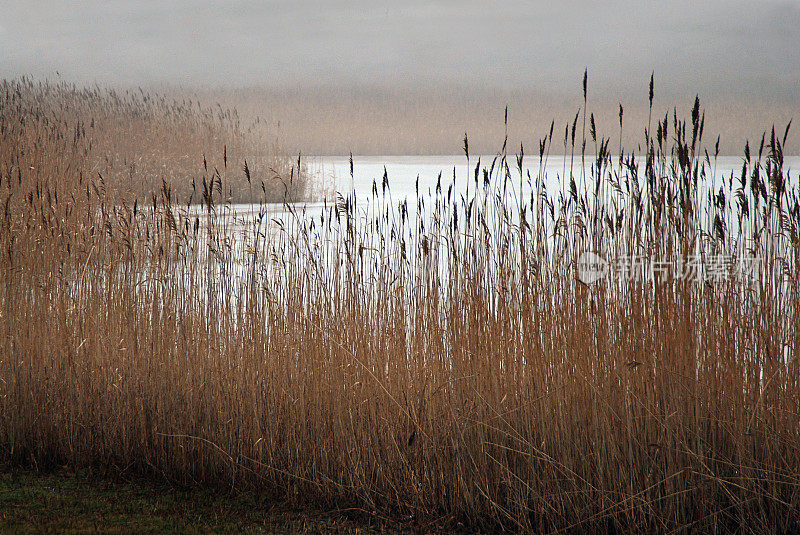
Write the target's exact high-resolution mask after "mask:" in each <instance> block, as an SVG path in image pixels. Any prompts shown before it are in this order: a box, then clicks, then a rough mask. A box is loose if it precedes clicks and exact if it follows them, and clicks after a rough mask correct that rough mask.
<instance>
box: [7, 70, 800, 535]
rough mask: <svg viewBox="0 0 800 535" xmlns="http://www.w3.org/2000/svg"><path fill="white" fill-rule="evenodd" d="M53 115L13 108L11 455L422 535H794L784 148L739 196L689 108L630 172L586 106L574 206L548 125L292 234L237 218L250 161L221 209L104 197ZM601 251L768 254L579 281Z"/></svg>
mask: <svg viewBox="0 0 800 535" xmlns="http://www.w3.org/2000/svg"><path fill="white" fill-rule="evenodd" d="M47 91H50V89H49V88H45V89H42V88H41V87H40V86H39V87H37V86H32V85H30V84H24V83H23V84H15V83H6V84H4V85H3V86H2V93H0V101H1V102H3V107H2V112H1V113H0V139H2V143H0V151H1V152H0V177H2V181H0V209H2V212H1V213H2V218H1V220H2V226H0V274H2V275H1V276H0V280H1V281H2V283H1V284H0V335H1V337H0V340H2V349H1V350H0V444H2V447H3V450H2V451H3V458H4V459H5V460H6V461H7V462H13V463H30V464H34V465H36V466H40V467H42V466H48V465H53V464H55V463H67V464H71V465H75V466H80V467H86V466H95V467H100V468H102V469H104V470H107V471H109V472H110V473H113V474H125V473H129V472H137V473H144V474H150V475H152V476H154V477H159V478H161V477H163V478H167V479H169V480H171V481H175V482H179V483H181V484H188V485H201V484H223V485H230V486H231V487H251V488H258V489H263V490H264V492H275V493H278V494H280V495H283V496H285V497H288V498H290V499H296V500H302V501H306V502H315V503H319V504H323V505H324V504H328V505H330V504H337V505H340V506H352V507H359V508H363V509H368V510H372V511H377V512H380V513H385V512H388V513H390V514H393V515H395V516H397V517H399V518H406V519H409V518H410V519H412V521H413V522H417V523H419V525H420V526H421V527H425V526H430V525H432V523H438V524H439V525H443V526H445V527H455V526H456V524H457V523H458V522H462V523H464V524H465V525H467V526H470V527H472V528H482V529H489V530H493V529H498V528H501V527H502V528H505V529H509V530H533V531H543V532H560V531H575V530H606V531H613V530H620V531H632V532H640V531H646V532H649V531H662V532H668V531H672V530H687V531H688V530H696V531H711V530H717V531H721V532H729V531H731V532H732V531H738V530H748V531H753V532H764V533H767V532H769V533H772V532H775V531H791V530H796V529H798V513H797V511H798V505H800V495H799V494H798V488H800V487H798V485H800V477H799V476H798V473H800V441H799V440H798V438H799V437H798V432H800V427H798V424H800V413H799V412H798V399H800V397H798V394H800V382H799V381H798V379H799V377H798V363H797V362H796V360H795V357H796V355H797V351H798V346H797V344H798V338H797V333H798V317H797V313H798V306H799V305H800V303H798V296H800V292H798V279H797V265H798V253H800V246H799V245H798V220H799V219H800V209H798V202H797V190H796V184H794V183H793V182H792V181H790V175H789V171H788V170H787V169H784V157H783V146H784V145H785V142H786V140H785V136H784V135H783V132H782V131H780V132H778V133H775V132H772V133H771V134H770V135H767V136H765V138H764V139H763V141H762V142H761V143H760V144H758V145H759V146H758V150H757V151H756V150H755V146H753V147H750V145H749V144H748V146H747V148H746V150H745V155H744V157H743V159H742V170H741V173H736V174H735V175H731V176H725V177H723V179H722V180H721V181H719V177H715V175H714V173H713V170H714V165H715V160H716V156H717V155H716V153H715V151H713V150H712V153H711V154H709V153H708V152H707V149H706V146H707V145H706V144H705V143H704V141H703V129H704V117H703V112H702V110H701V109H700V106H699V102H696V103H695V105H694V107H693V108H692V109H691V111H690V113H689V117H688V118H687V119H686V120H684V119H682V118H681V117H680V116H679V115H678V113H677V112H674V113H673V114H668V115H667V116H666V117H664V118H660V114H659V113H653V114H652V115H653V119H652V123H651V124H650V125H648V126H647V129H646V131H645V135H644V139H643V140H642V142H641V147H642V150H640V151H639V152H638V153H637V152H631V151H627V152H623V151H622V150H620V152H619V154H612V152H611V151H610V150H609V146H610V145H611V146H613V145H614V144H615V142H616V141H615V140H616V139H617V136H618V134H617V133H612V137H611V138H607V137H602V136H601V135H599V133H598V130H597V126H596V120H595V118H594V116H593V115H591V113H589V111H588V110H586V109H583V110H582V111H581V114H582V116H583V117H584V118H585V117H586V116H587V115H588V116H589V117H588V120H587V121H586V124H587V127H586V131H587V132H586V135H585V136H584V137H583V139H581V136H580V130H581V127H580V126H578V125H577V121H578V120H579V118H578V117H576V120H575V121H574V122H572V121H571V124H568V125H567V128H566V132H565V135H564V140H563V146H564V147H565V149H566V152H567V153H569V152H570V151H573V153H575V154H576V156H575V160H576V161H577V160H578V158H582V159H585V160H586V161H587V167H586V168H582V167H574V168H572V169H571V170H569V171H568V172H567V174H566V175H565V176H564V177H561V178H562V179H563V182H562V187H561V191H548V190H547V186H548V181H547V180H546V178H547V177H545V176H544V168H545V165H546V160H547V158H548V157H549V155H550V153H551V151H552V152H556V151H558V149H559V148H560V147H561V146H562V140H561V139H560V138H559V134H558V132H559V131H560V129H558V128H554V127H553V126H551V128H550V129H549V131H547V132H543V134H544V136H543V138H542V139H541V141H540V144H539V147H538V151H537V152H536V153H535V154H534V155H532V156H526V155H524V154H523V151H522V150H521V151H520V153H519V154H517V155H516V156H508V155H507V154H506V144H505V143H504V144H503V149H502V150H501V151H500V152H499V153H498V154H497V156H496V157H495V158H493V159H491V160H490V161H485V160H484V161H481V160H478V161H477V162H476V157H475V156H474V155H470V154H469V143H468V139H466V138H465V140H464V141H465V142H464V149H465V152H466V153H467V154H466V155H465V156H466V159H467V160H468V161H469V162H470V173H469V177H468V178H467V177H463V176H461V177H456V176H455V175H454V177H453V178H448V177H447V176H444V177H440V180H439V183H438V184H437V186H436V188H435V190H434V191H432V192H431V194H430V195H425V194H420V195H418V198H417V199H412V200H411V202H410V203H409V202H403V203H400V204H398V203H396V202H395V201H394V200H393V199H392V197H391V184H390V179H389V177H388V176H386V175H384V177H382V178H381V177H376V182H375V184H374V188H373V194H372V197H371V199H370V201H369V202H368V203H366V205H364V203H363V202H359V201H358V198H357V197H356V196H354V195H346V196H340V197H339V198H338V199H337V200H336V202H334V203H332V204H330V205H326V206H325V208H324V209H323V210H322V212H321V213H305V212H304V211H303V210H302V208H300V207H295V206H293V205H291V204H287V205H286V210H287V211H288V215H287V216H285V217H283V218H277V217H276V218H273V217H272V215H271V214H270V213H269V212H268V210H267V207H266V206H265V205H264V206H261V207H260V208H259V209H258V210H257V211H256V212H255V213H247V214H244V215H241V214H239V215H237V214H234V213H232V208H231V207H230V206H229V205H227V204H226V202H227V201H226V199H225V195H224V193H222V192H225V191H226V188H227V187H228V181H229V180H231V181H232V180H241V179H242V175H244V174H245V173H244V172H243V171H242V170H241V169H242V166H243V165H244V163H243V162H241V163H239V162H237V164H236V165H232V164H231V163H230V161H229V162H228V166H227V171H223V170H220V169H219V168H218V170H217V171H213V170H212V166H211V165H209V164H208V163H206V165H205V166H204V165H203V164H202V162H201V161H198V165H197V171H196V173H197V175H196V183H199V184H205V186H204V187H203V189H202V201H203V202H202V207H201V208H197V207H195V208H187V207H186V206H184V205H183V202H182V203H181V204H178V203H177V202H176V201H175V199H174V197H173V193H172V191H171V190H170V185H169V183H167V182H166V181H165V182H164V183H163V185H162V187H161V192H160V193H159V194H158V195H157V196H156V197H154V198H153V199H151V201H152V202H148V204H147V206H146V207H143V206H142V205H141V204H138V203H134V202H133V201H132V199H131V198H125V197H114V198H110V197H109V196H108V194H107V193H106V191H105V190H104V188H103V187H102V186H103V184H102V180H101V179H100V178H99V177H98V176H97V175H96V173H93V172H91V173H90V172H88V170H87V169H86V166H87V162H88V161H90V160H89V159H87V154H88V151H90V146H91V145H92V144H93V143H96V142H97V141H95V140H96V139H97V138H98V137H103V136H106V135H109V134H110V133H109V132H96V133H93V132H91V131H90V130H88V129H87V133H86V135H85V136H84V135H83V132H82V131H81V135H80V136H78V135H73V133H74V132H75V131H76V124H77V123H76V122H75V121H78V120H83V119H79V118H77V117H75V118H65V119H59V118H58V115H56V116H55V117H53V116H52V113H53V112H52V111H51V110H52V107H50V106H49V105H46V104H42V103H41V102H40V100H39V99H38V96H39V95H41V94H42V92H45V93H46V92H47ZM584 91H585V90H584ZM651 94H652V93H651ZM108 98H112V97H103V99H101V100H102V101H103V102H105V100H104V99H108ZM586 101H587V102H591V99H586ZM23 102H24V103H29V104H26V105H20V103H23ZM650 102H651V106H652V96H651V99H650ZM623 116H624V114H623V110H622V109H621V108H620V113H619V121H620V125H619V127H620V128H622V123H623ZM576 129H577V130H578V132H579V133H578V137H577V139H576V135H575V130H576ZM787 131H788V129H787ZM584 147H585V149H584ZM216 149H217V153H216V157H219V152H220V147H216ZM213 150H214V147H209V148H208V152H207V153H206V154H207V155H208V154H210V153H211V152H212V151H213ZM709 150H711V148H709ZM526 158H533V159H538V162H539V169H541V171H540V172H539V173H538V174H535V173H534V174H530V173H527V172H523V170H524V169H525V165H524V161H525V159H526ZM589 162H592V163H591V165H590V163H589ZM223 169H224V166H223ZM584 169H585V171H584ZM152 178H154V179H156V180H158V183H161V181H160V179H158V178H156V177H152ZM467 180H468V181H469V187H468V189H467V188H466V187H465V184H464V181H467ZM712 180H717V182H715V183H714V184H713V188H712V184H711V182H712ZM551 189H552V187H551ZM182 201H185V200H184V199H182ZM585 251H594V252H595V253H597V254H598V255H600V256H602V257H604V258H606V259H608V260H609V261H611V262H612V263H614V265H621V263H624V262H625V261H626V259H629V258H630V257H631V256H636V257H637V258H638V259H639V260H640V261H641V262H642V263H643V265H648V266H653V265H655V264H652V262H659V264H658V265H659V266H661V265H668V266H671V269H676V268H677V266H689V265H693V264H692V262H693V261H696V259H697V258H701V259H703V260H704V261H707V262H710V261H712V260H713V259H718V258H720V257H723V256H724V258H731V259H735V260H749V259H751V258H758V259H760V260H761V261H760V263H759V264H757V266H758V267H757V269H756V270H755V276H752V274H749V273H745V272H742V271H740V270H736V269H733V268H732V267H731V266H727V264H726V266H727V267H726V268H725V271H723V272H719V271H717V272H715V273H716V276H712V274H711V273H710V272H706V273H705V274H704V276H703V277H701V278H699V279H696V278H693V277H673V276H670V274H669V273H666V272H662V271H658V270H654V271H653V273H652V274H650V275H648V274H647V273H639V276H637V277H625V276H621V275H620V273H617V272H615V273H611V274H608V275H606V276H604V277H602V278H601V279H600V280H599V281H597V282H595V283H592V284H586V283H584V282H581V279H580V278H579V277H578V266H579V261H580V259H581V254H582V253H584V252H585ZM662 263H663V264H662ZM637 273H638V272H637ZM720 275H723V276H720Z"/></svg>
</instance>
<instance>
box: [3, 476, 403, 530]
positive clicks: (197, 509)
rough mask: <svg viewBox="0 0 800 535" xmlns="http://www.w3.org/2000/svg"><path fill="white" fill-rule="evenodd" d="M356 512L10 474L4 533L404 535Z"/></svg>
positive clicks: (138, 484)
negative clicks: (339, 534)
mask: <svg viewBox="0 0 800 535" xmlns="http://www.w3.org/2000/svg"><path fill="white" fill-rule="evenodd" d="M398 529H399V528H398V527H396V526H395V527H393V526H390V525H386V524H385V523H382V522H381V521H380V520H378V519H374V518H370V517H369V516H367V515H365V514H363V512H362V513H361V514H359V513H358V512H355V511H349V512H336V511H327V512H320V511H313V510H309V509H303V508H301V507H295V508H292V507H290V506H288V505H286V503H283V502H276V501H274V500H271V499H270V498H269V497H267V496H265V495H263V494H260V493H254V492H250V493H242V492H230V491H228V492H226V491H222V490H216V491H214V490H208V489H205V490H198V489H194V490H189V489H180V488H175V487H171V486H168V485H165V484H163V483H161V484H154V483H153V482H152V481H144V480H141V479H138V480H133V481H125V480H124V479H121V478H119V477H118V478H116V479H108V478H101V477H98V476H97V475H92V474H91V473H90V472H89V471H85V470H84V471H79V472H74V471H68V470H65V469H62V470H57V471H54V472H50V473H47V474H41V473H37V472H34V471H29V470H28V471H21V470H16V471H8V470H6V471H4V472H3V473H2V475H0V531H2V532H3V533H276V534H277V533H285V534H287V535H289V534H300V533H342V534H353V535H355V534H359V533H362V534H367V533H385V532H399V531H397V530H398Z"/></svg>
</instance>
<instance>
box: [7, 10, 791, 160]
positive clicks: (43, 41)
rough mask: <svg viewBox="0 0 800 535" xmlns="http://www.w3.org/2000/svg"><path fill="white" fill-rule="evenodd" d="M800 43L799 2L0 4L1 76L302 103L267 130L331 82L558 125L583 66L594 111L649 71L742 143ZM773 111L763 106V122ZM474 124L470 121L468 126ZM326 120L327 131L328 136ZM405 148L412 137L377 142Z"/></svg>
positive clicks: (301, 116) (786, 94)
mask: <svg viewBox="0 0 800 535" xmlns="http://www.w3.org/2000/svg"><path fill="white" fill-rule="evenodd" d="M798 44H800V1H798V0H759V1H753V0H731V1H722V0H712V1H707V2H703V3H697V2H690V1H686V0H676V1H670V2H642V1H641V0H636V1H632V0H610V1H607V2H602V3H600V2H590V1H585V0H583V1H573V2H539V1H531V2H495V3H494V5H493V6H492V7H491V8H489V7H486V6H485V4H484V3H483V2H473V1H467V2H462V1H438V2H421V1H416V0H413V1H409V2H403V3H396V2H391V3H390V2H381V1H369V2H364V1H351V2H347V3H341V2H331V1H318V2H313V3H310V2H288V1H275V2H260V1H254V0H240V1H235V2H225V3H222V2H210V1H201V2H186V1H176V2H169V3H166V2H153V1H104V2H81V3H71V2H47V1H41V2H26V1H25V2H24V1H18V0H11V1H8V0H6V1H5V2H4V5H3V9H2V10H0V50H1V51H2V55H0V77H15V76H21V75H30V76H33V77H36V78H43V77H49V78H51V79H52V78H61V79H65V80H69V81H78V82H81V83H94V82H98V83H101V84H108V85H119V86H137V85H138V86H142V85H143V86H149V87H156V88H163V87H170V88H175V87H178V88H183V89H186V88H192V89H193V90H194V89H197V88H203V90H204V91H205V93H206V94H214V95H217V96H220V95H223V94H224V92H225V90H228V89H233V88H249V90H251V93H250V96H251V97H252V96H253V94H257V91H256V93H253V91H254V90H263V91H265V92H266V93H267V94H269V95H271V96H270V98H271V100H269V103H270V105H271V106H273V107H275V106H277V107H281V106H284V105H291V106H295V107H296V108H297V107H298V106H299V108H300V111H299V113H295V114H294V115H292V114H290V113H288V112H285V113H282V114H281V113H279V112H277V111H275V110H273V111H272V112H271V113H272V119H274V121H273V122H274V123H275V124H276V125H277V122H278V121H280V120H282V121H283V124H284V125H286V124H287V123H288V124H289V128H291V124H293V123H298V122H302V121H305V122H306V123H309V124H306V125H305V126H304V128H305V129H306V130H307V131H310V130H313V129H314V126H315V125H317V126H318V123H319V120H317V119H314V118H310V117H308V113H311V111H308V110H310V108H308V109H307V111H306V112H303V111H302V108H303V106H302V105H300V104H298V102H301V103H302V102H306V101H308V102H313V103H316V108H314V113H316V114H318V115H320V114H322V115H325V114H328V115H331V114H333V115H336V114H335V113H333V112H332V111H331V110H330V109H328V108H326V107H325V105H324V101H325V98H324V93H325V90H326V89H331V91H332V92H334V93H337V92H342V91H344V92H345V93H347V94H353V93H357V94H360V95H362V96H364V95H366V96H364V98H365V99H367V101H368V102H367V103H366V105H368V107H369V106H371V107H372V108H375V109H377V108H379V105H378V104H376V103H375V100H376V98H377V99H378V100H379V101H380V102H383V103H384V104H385V106H384V107H385V108H386V109H385V110H384V112H385V113H384V114H383V115H385V117H384V118H383V119H381V118H380V117H378V119H375V117H377V116H381V113H380V112H378V111H374V112H370V116H372V117H373V119H374V120H376V121H378V122H380V121H384V122H386V123H387V124H389V125H391V124H399V123H395V122H394V121H395V120H399V119H398V118H400V117H402V116H404V113H403V106H404V105H405V104H404V103H407V102H409V100H413V99H417V100H425V97H424V94H425V91H426V89H427V88H429V89H430V90H431V94H433V95H435V98H434V100H436V99H439V101H442V102H444V101H446V100H447V98H446V95H447V94H448V92H449V90H448V89H447V88H448V87H454V88H457V89H454V90H453V91H452V93H453V94H454V95H459V98H462V97H464V95H466V96H467V97H469V98H467V99H466V100H468V101H470V102H472V103H473V104H474V106H473V107H474V108H475V110H477V109H478V108H480V107H483V108H485V109H482V110H480V112H481V113H482V114H484V115H491V116H492V117H496V116H499V114H500V113H501V110H498V109H497V108H501V107H502V105H503V101H508V100H512V101H519V103H517V105H516V111H518V112H520V113H519V114H518V116H519V115H521V116H523V117H525V116H530V115H532V114H534V111H531V109H527V108H525V106H528V105H530V106H534V104H533V103H535V106H534V107H537V106H538V109H539V110H540V111H541V109H542V108H544V109H545V110H547V109H549V108H551V107H552V109H554V110H557V112H558V113H557V114H558V117H557V119H558V120H559V121H561V120H562V119H563V120H568V116H569V115H570V114H574V112H573V111H571V110H572V109H573V107H574V102H573V101H572V100H570V99H573V97H580V92H581V90H580V79H581V77H582V74H583V70H584V68H588V69H589V76H590V94H591V96H592V98H593V99H594V102H595V103H596V105H597V106H598V107H603V106H605V108H603V110H605V113H606V115H608V116H609V118H610V119H609V122H611V118H613V116H614V113H615V110H614V109H612V108H614V107H615V106H616V103H617V102H623V103H626V104H629V105H631V106H633V107H635V106H640V107H641V104H642V98H643V97H646V90H647V82H648V80H649V77H650V73H651V72H653V71H655V73H656V80H657V95H658V98H659V99H661V100H660V101H659V105H660V106H662V107H664V108H666V109H670V108H671V107H672V106H678V105H691V100H692V99H693V98H694V95H695V94H696V93H699V94H700V95H701V97H702V98H703V100H704V102H707V103H710V104H712V105H714V106H716V109H717V111H718V113H721V114H724V113H726V110H728V111H730V110H734V111H736V110H739V112H738V113H734V115H733V116H731V117H719V116H718V118H719V119H720V125H721V126H724V127H725V129H727V130H728V131H729V132H731V133H732V134H733V135H732V137H735V138H736V139H738V138H740V137H743V136H745V135H750V134H749V131H748V132H745V130H747V128H750V127H753V126H756V127H757V128H762V127H768V126H769V124H768V123H769V120H767V119H771V120H772V121H778V120H784V119H787V118H789V117H791V115H792V113H793V110H795V109H800V67H798V66H800V46H798ZM320 88H322V90H321V89H320ZM403 91H405V92H406V93H405V94H403ZM320 92H322V93H323V97H322V103H323V104H320V97H319V93H320ZM301 94H305V95H306V96H305V97H304V98H305V100H303V98H299V97H298V95H301ZM442 94H444V95H445V97H443V96H442ZM275 95H283V96H285V97H286V98H287V99H289V100H291V99H293V100H291V102H289V100H285V101H281V100H280V99H279V98H276V97H275ZM375 95H378V96H377V97H376V96H375ZM380 95H383V96H380ZM387 95H388V96H387ZM393 95H394V96H393ZM398 95H399V96H398ZM487 95H488V97H487V98H485V99H483V100H481V98H482V96H484V97H485V96H487ZM290 97H291V98H290ZM220 98H222V97H220ZM348 98H349V97H348ZM454 98H455V97H454ZM334 100H336V99H334ZM462 100H463V99H462ZM577 100H580V99H579V98H578V99H577ZM227 101H228V102H232V103H233V104H236V102H235V101H233V100H232V99H230V98H228V99H227ZM251 101H252V99H251ZM265 102H266V101H265ZM364 102H365V101H364V100H363V99H362V101H357V100H353V99H352V98H349V100H348V99H345V103H344V104H342V99H341V98H339V99H338V100H336V103H335V104H333V106H334V107H336V106H338V108H343V109H345V111H341V110H339V111H337V112H336V113H338V114H340V115H342V114H346V110H358V109H360V108H363V107H364ZM437 102H438V101H437ZM248 105H251V107H255V108H257V107H259V104H258V102H255V103H254V102H249V104H248ZM415 106H416V107H417V108H419V105H417V104H415ZM423 107H424V106H423ZM338 108H337V109H338ZM436 108H437V109H438V110H440V111H439V112H438V113H439V114H440V115H439V116H437V115H436V113H437V112H436V111H435V110H434V111H430V113H428V112H426V111H425V110H424V109H423V110H421V111H420V110H417V111H416V112H415V113H417V114H418V115H420V116H422V117H428V118H429V119H430V120H433V119H434V118H436V117H440V118H441V119H447V118H448V117H451V116H452V113H453V108H459V104H458V103H453V102H451V103H449V104H446V103H443V104H441V105H437V106H436ZM462 108H463V106H462ZM475 110H473V111H475ZM562 110H564V111H563V113H562ZM741 110H746V112H743V111H741ZM776 110H777V112H776ZM462 111H463V110H462ZM768 112H770V113H774V115H773V116H771V117H769V118H767V117H766V116H765V114H766V113H768ZM426 113H427V114H428V115H426ZM459 113H461V112H459ZM431 114H432V115H431ZM461 115H463V118H464V119H463V121H462V120H461V119H460V118H459V119H458V120H456V122H457V123H458V124H457V125H455V126H453V128H452V130H453V131H457V130H461V129H462V127H463V126H464V124H462V123H466V125H467V126H468V125H469V124H470V120H471V118H473V116H474V114H472V112H469V110H467V111H463V113H461ZM562 115H563V116H564V117H562ZM381 117H382V116H381ZM459 117H461V116H459ZM366 118H369V117H366ZM754 118H755V122H756V123H758V124H756V125H754V124H753V119H754ZM547 119H548V120H542V121H540V123H541V125H544V126H542V127H546V125H547V124H549V118H547ZM729 119H730V120H729ZM787 120H788V119H787ZM726 121H727V122H726ZM742 121H745V122H744V123H743V122H742ZM411 122H412V123H413V121H411ZM450 122H453V120H450ZM485 122H486V121H485V120H484V119H481V118H476V119H475V120H474V121H472V124H473V126H477V127H480V126H481V125H482V124H484V123H485ZM406 123H408V121H406ZM762 123H764V124H763V125H762ZM537 125H538V126H541V125H539V123H537ZM406 126H407V127H409V128H411V127H415V128H416V127H420V126H421V127H425V126H426V124H425V123H424V122H423V123H422V124H421V125H417V124H416V123H414V124H411V123H409V124H407V125H406ZM495 126H496V125H495ZM334 128H335V125H332V126H331V128H330V129H323V130H324V131H325V132H326V133H325V134H324V135H328V131H329V130H331V129H334ZM309 129H310V130H309ZM445 130H446V133H447V135H450V130H449V129H445ZM320 135H323V134H320ZM368 135H370V136H371V134H368ZM404 135H408V133H407V132H405V133H404ZM289 137H291V133H290V135H289ZM295 137H296V139H293V140H292V142H291V143H290V144H291V145H292V147H291V148H294V145H302V144H303V143H304V142H313V143H312V144H315V147H314V149H313V150H315V151H318V152H336V151H337V150H338V149H339V145H342V146H344V145H346V140H345V142H344V143H340V144H339V145H337V146H336V149H333V148H328V149H327V150H326V147H325V146H320V144H319V143H317V141H316V140H311V139H305V138H303V137H302V136H300V135H298V136H295ZM353 143H355V144H357V143H358V142H357V141H353ZM453 143H457V140H454V141H453ZM323 145H324V144H323ZM362 145H363V144H362ZM351 146H352V145H351ZM409 148H412V149H413V148H414V145H413V143H412V144H406V145H403V146H402V147H396V148H388V147H387V148H386V149H385V150H398V151H400V150H408V149H409ZM356 150H358V147H356ZM364 150H365V151H373V152H374V151H379V152H380V150H381V149H380V147H374V148H369V149H367V148H365V149H364ZM418 150H420V149H419V148H418ZM430 150H434V149H429V151H428V152H430ZM422 152H425V151H422Z"/></svg>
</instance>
